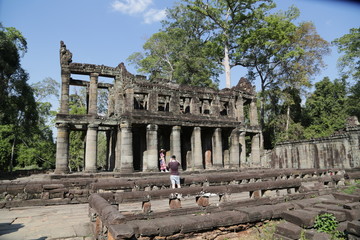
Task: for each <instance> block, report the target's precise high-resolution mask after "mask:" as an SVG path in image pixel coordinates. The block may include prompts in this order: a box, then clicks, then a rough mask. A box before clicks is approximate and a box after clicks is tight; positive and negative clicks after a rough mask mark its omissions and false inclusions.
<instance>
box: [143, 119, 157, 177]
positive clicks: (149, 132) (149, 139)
mask: <svg viewBox="0 0 360 240" xmlns="http://www.w3.org/2000/svg"><path fill="white" fill-rule="evenodd" d="M146 146H147V150H146V153H147V158H146V159H147V164H144V166H143V167H144V169H143V170H144V171H150V172H152V171H158V159H159V156H158V125H156V124H149V125H147V127H146Z"/></svg>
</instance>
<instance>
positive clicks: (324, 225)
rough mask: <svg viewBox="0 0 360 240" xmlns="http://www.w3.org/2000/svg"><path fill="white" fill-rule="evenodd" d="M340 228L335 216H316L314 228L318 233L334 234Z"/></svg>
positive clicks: (325, 214)
mask: <svg viewBox="0 0 360 240" xmlns="http://www.w3.org/2000/svg"><path fill="white" fill-rule="evenodd" d="M337 226H338V222H337V221H336V218H335V216H334V215H333V214H330V213H324V214H321V215H318V216H316V219H315V223H314V228H315V229H316V230H317V231H318V232H324V233H330V234H331V233H333V232H334V231H335V230H336V228H337Z"/></svg>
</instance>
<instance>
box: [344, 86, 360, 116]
mask: <svg viewBox="0 0 360 240" xmlns="http://www.w3.org/2000/svg"><path fill="white" fill-rule="evenodd" d="M359 102H360V81H358V82H357V83H356V84H355V85H354V86H352V87H350V89H349V95H348V98H347V100H346V106H347V108H346V111H347V113H348V115H349V116H357V118H358V119H360V104H359Z"/></svg>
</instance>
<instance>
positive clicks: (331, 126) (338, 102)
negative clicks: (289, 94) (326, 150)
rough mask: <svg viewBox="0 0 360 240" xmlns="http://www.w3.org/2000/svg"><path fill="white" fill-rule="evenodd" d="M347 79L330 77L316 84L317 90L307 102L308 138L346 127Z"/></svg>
mask: <svg viewBox="0 0 360 240" xmlns="http://www.w3.org/2000/svg"><path fill="white" fill-rule="evenodd" d="M345 102H346V81H345V79H336V80H334V81H333V82H332V81H330V79H329V78H328V77H325V78H324V79H323V80H322V81H320V82H317V83H316V84H315V91H314V92H313V93H312V94H311V95H310V97H309V98H308V99H307V100H306V103H305V114H304V117H303V125H304V126H305V128H306V129H305V137H306V138H317V137H324V136H329V135H331V134H332V133H334V131H337V130H340V129H342V128H344V124H345V120H346V118H347V116H348V115H347V113H346V108H345Z"/></svg>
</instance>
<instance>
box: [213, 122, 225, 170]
mask: <svg viewBox="0 0 360 240" xmlns="http://www.w3.org/2000/svg"><path fill="white" fill-rule="evenodd" d="M212 149H213V167H214V168H215V169H222V168H223V154H222V139H221V128H216V129H215V131H214V134H213V137H212Z"/></svg>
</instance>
